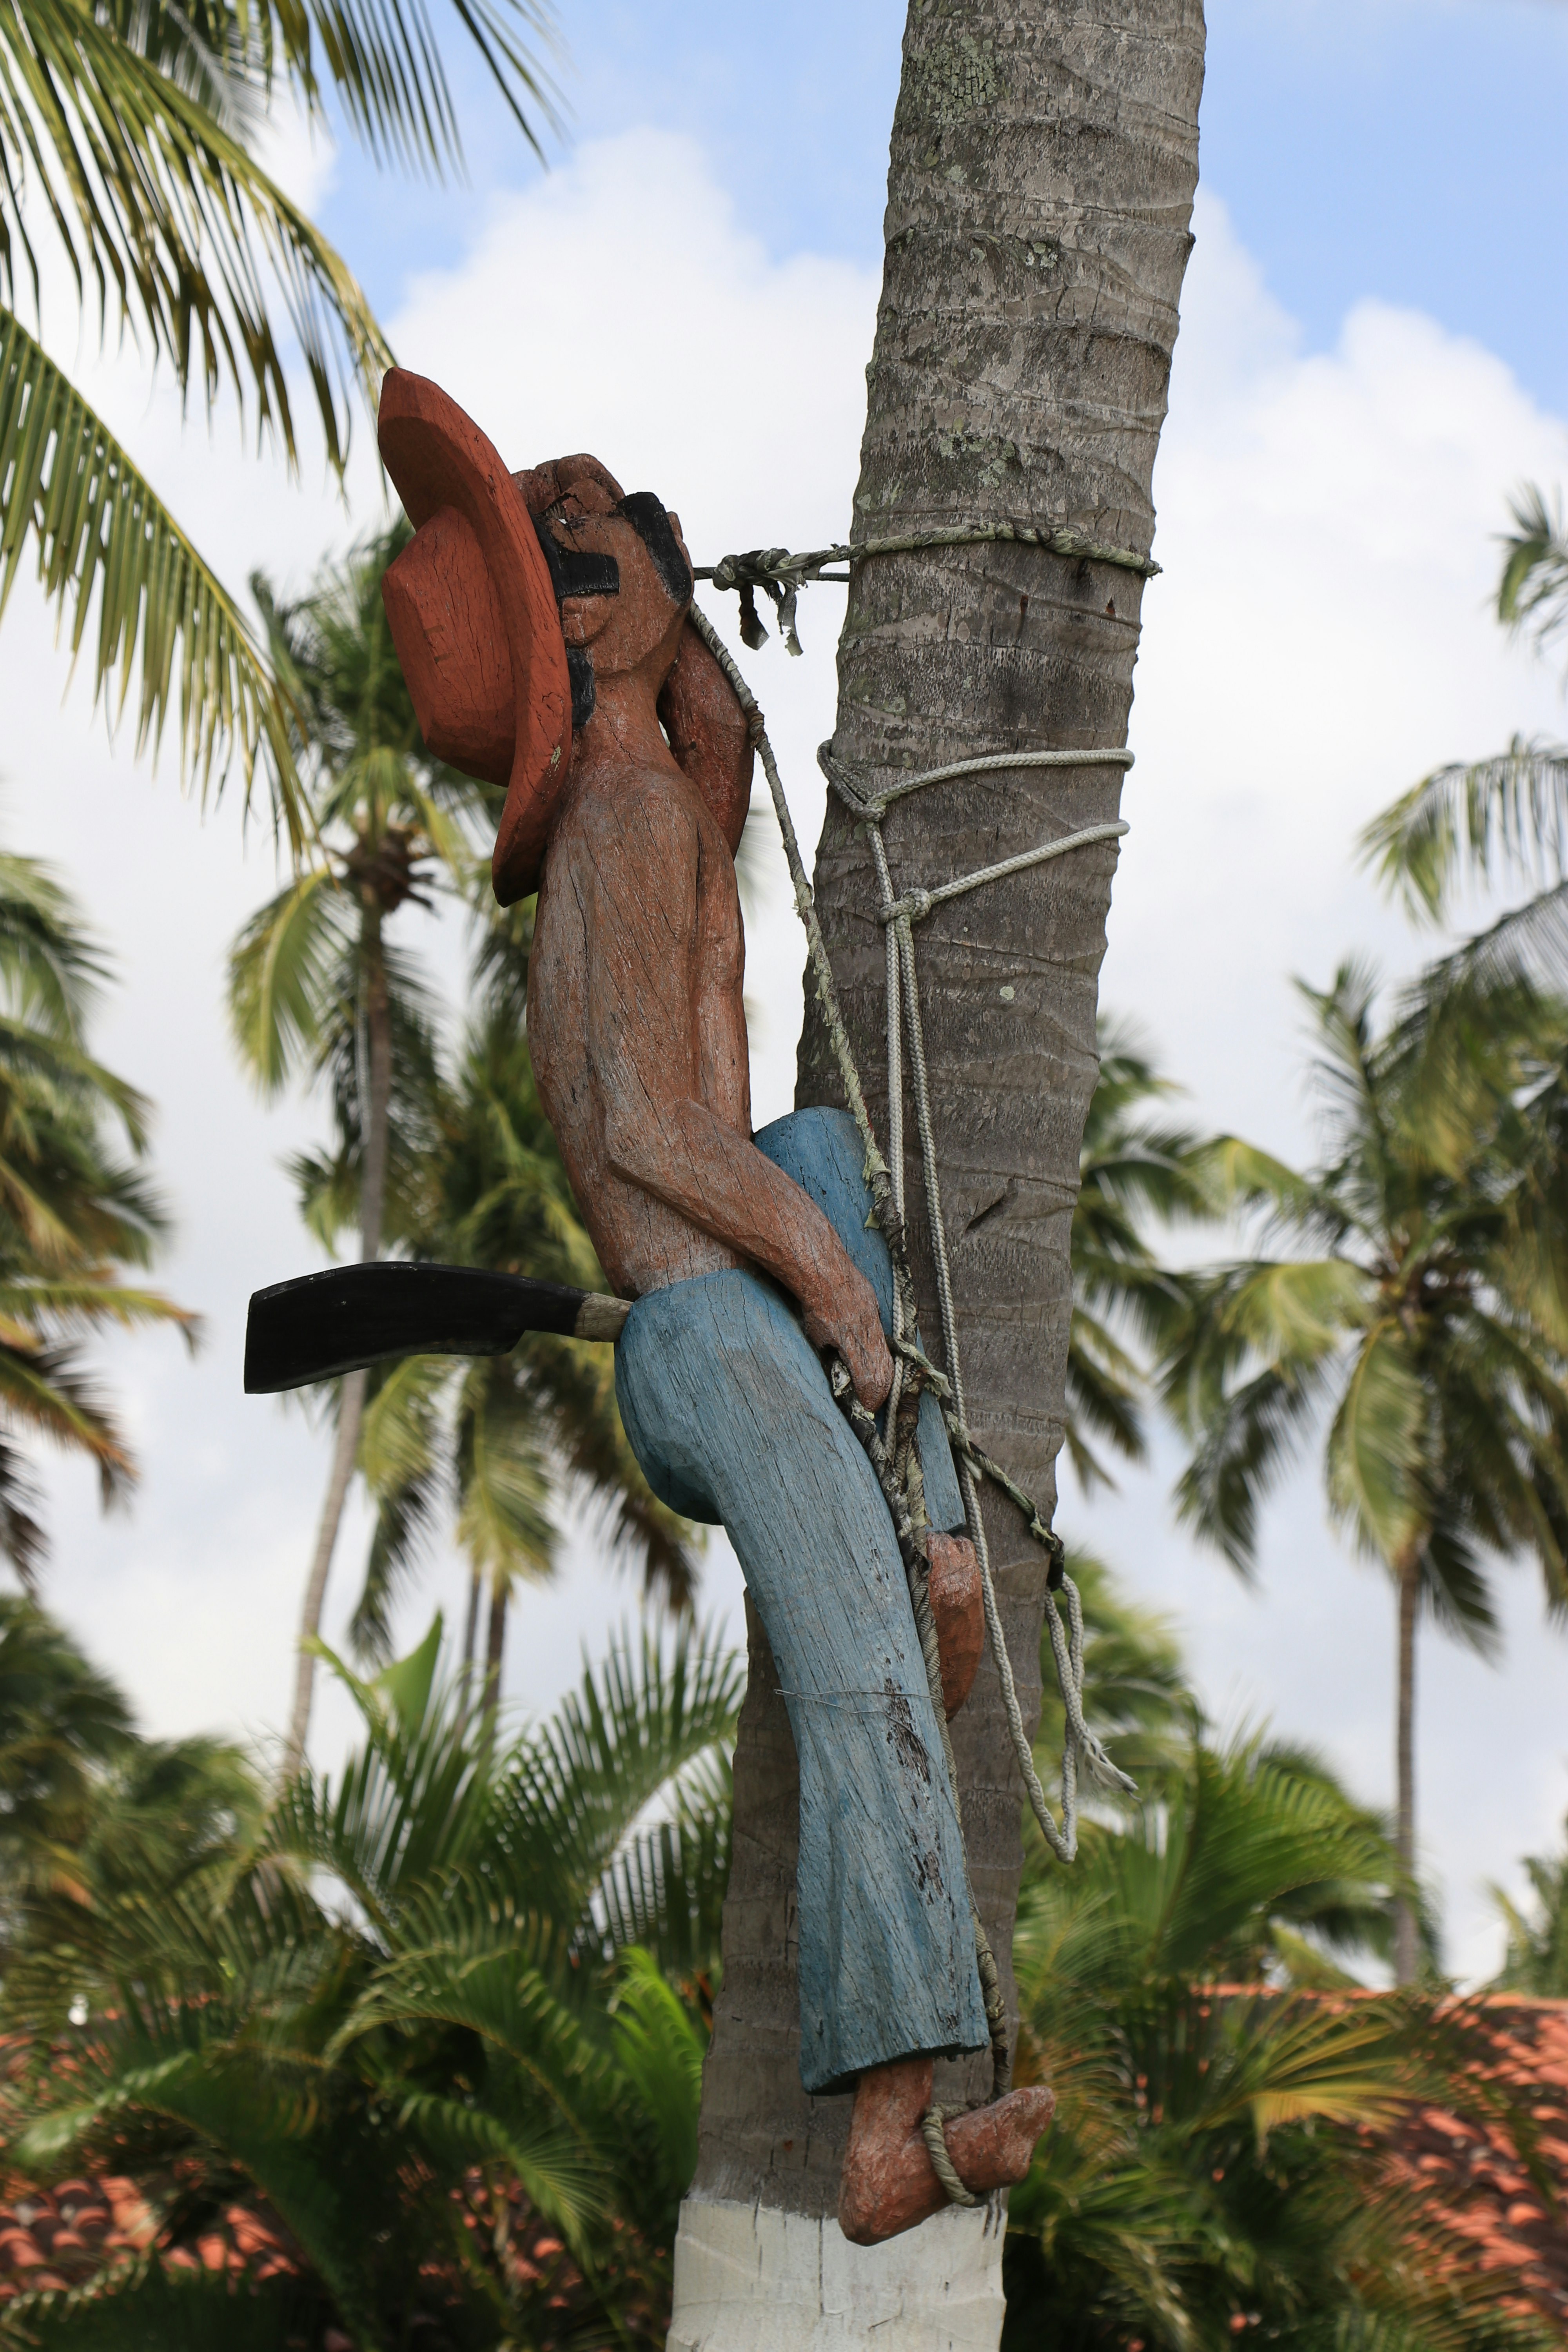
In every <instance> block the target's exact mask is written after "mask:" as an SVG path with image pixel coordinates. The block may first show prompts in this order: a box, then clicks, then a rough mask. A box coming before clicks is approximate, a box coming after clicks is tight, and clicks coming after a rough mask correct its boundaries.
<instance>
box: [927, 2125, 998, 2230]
mask: <svg viewBox="0 0 1568 2352" xmlns="http://www.w3.org/2000/svg"><path fill="white" fill-rule="evenodd" d="M968 2113H969V2110H968V2108H967V2107H941V2106H937V2107H928V2108H927V2109H926V2111H925V2113H924V2115H923V2116H921V2137H922V2138H923V2139H924V2141H925V2144H926V2152H927V2154H928V2155H929V2156H930V2158H931V2170H932V2171H933V2172H934V2173H935V2174H936V2177H937V2179H939V2180H940V2181H941V2183H942V2187H943V2189H946V2191H947V2201H948V2203H949V2204H950V2205H984V2202H985V2200H984V2197H977V2196H976V2195H975V2193H974V2191H973V2189H966V2188H965V2187H964V2185H963V2181H962V2179H960V2178H959V2171H958V2167H957V2165H956V2164H954V2162H953V2160H952V2151H951V2150H950V2148H949V2147H948V2145H947V2134H946V2132H945V2131H944V2130H943V2129H942V2126H943V2125H944V2124H946V2123H950V2122H951V2121H952V2120H953V2118H954V2117H956V2116H964V2115H967V2114H968Z"/></svg>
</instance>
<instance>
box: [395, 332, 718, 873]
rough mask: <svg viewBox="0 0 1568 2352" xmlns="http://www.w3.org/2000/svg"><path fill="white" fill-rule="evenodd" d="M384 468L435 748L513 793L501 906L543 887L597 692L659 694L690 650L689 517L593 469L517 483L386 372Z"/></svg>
mask: <svg viewBox="0 0 1568 2352" xmlns="http://www.w3.org/2000/svg"><path fill="white" fill-rule="evenodd" d="M379 437H380V441H381V450H382V456H383V457H384V459H385V461H386V467H387V471H388V472H389V473H390V475H391V476H392V478H393V481H394V482H395V484H396V487H397V489H398V492H399V494H400V496H401V498H402V499H403V503H404V506H405V509H407V513H408V516H409V520H411V521H412V522H413V523H414V524H415V526H416V529H415V535H414V538H413V540H412V541H410V543H409V545H408V546H407V547H406V548H405V550H404V551H403V553H402V554H401V555H400V556H399V557H398V559H397V561H396V562H395V563H394V564H393V565H391V567H390V568H389V570H388V571H387V573H386V576H385V578H384V581H383V583H382V595H383V599H384V603H385V605H386V614H387V620H388V623H389V625H390V626H391V630H392V637H393V643H394V644H395V646H396V648H397V656H398V659H399V660H400V661H401V663H402V665H403V671H404V675H405V677H406V679H407V681H408V688H409V692H410V694H411V695H412V697H413V699H414V708H415V710H416V714H417V716H418V719H419V725H420V728H421V730H422V731H423V733H424V737H425V740H426V743H427V744H428V745H429V747H430V749H431V751H434V752H435V753H436V755H437V758H438V759H443V760H447V761H450V762H451V764H452V766H453V767H456V768H461V769H462V770H463V771H464V772H465V773H466V774H468V775H473V776H479V777H481V778H483V779H484V780H485V781H486V782H491V783H497V784H504V785H505V786H506V788H507V797H506V805H505V808H504V809H503V811H502V814H501V822H500V830H499V832H498V834H497V837H496V845H495V854H494V856H493V858H492V861H491V871H492V875H493V877H494V881H495V887H496V895H497V897H498V898H500V900H501V902H502V904H503V905H508V904H510V902H511V901H512V900H514V899H517V898H526V897H527V896H528V894H529V892H530V891H531V890H533V889H535V888H537V887H538V881H539V867H540V862H541V860H542V856H543V854H544V849H545V845H546V844H547V842H548V840H549V835H550V828H551V824H552V821H553V818H554V815H555V812H556V809H557V807H558V805H559V803H560V798H561V793H562V791H563V787H564V785H565V782H566V777H567V772H568V770H569V768H570V766H571V760H572V738H573V730H574V727H575V728H578V729H581V728H584V727H585V726H586V725H587V724H588V721H589V719H591V718H592V716H593V712H594V706H595V695H596V682H597V681H598V680H599V679H604V678H608V677H623V676H627V675H637V676H638V677H639V678H641V679H646V682H647V691H648V694H649V697H650V700H651V699H653V698H657V697H658V692H659V690H660V688H661V687H662V686H663V684H664V682H665V679H666V677H668V673H669V670H670V667H671V665H672V664H673V663H674V661H675V658H676V655H677V652H678V651H679V646H680V636H681V630H682V627H683V625H684V623H685V619H686V614H687V609H688V607H689V604H690V602H691V586H692V582H691V565H690V562H689V558H688V556H687V553H686V549H685V546H684V544H683V543H682V541H681V537H680V526H679V520H678V519H677V518H675V517H673V516H671V515H669V514H668V513H667V512H666V510H665V509H664V508H663V507H662V506H661V505H660V503H659V501H658V499H656V498H655V497H654V496H653V494H652V492H651V491H647V490H642V491H636V492H634V493H633V494H632V495H631V496H630V497H629V498H628V497H626V496H625V495H624V494H623V492H622V490H621V488H620V485H619V483H618V482H616V479H615V478H614V477H613V476H612V475H611V474H609V473H608V472H606V470H605V467H603V466H601V465H600V464H599V462H598V460H597V459H596V458H595V457H585V456H584V457H561V458H556V459H554V460H553V461H552V463H550V464H549V465H545V466H540V467H534V468H533V470H532V471H531V472H529V473H523V474H518V475H513V474H511V473H510V472H509V471H508V470H507V468H506V467H505V466H504V464H503V463H502V461H501V458H500V455H499V454H498V452H497V451H496V449H495V447H494V446H493V445H492V444H491V443H490V442H489V440H488V439H487V438H486V436H485V435H484V434H483V433H481V432H480V430H479V426H478V425H475V424H474V422H473V420H472V419H471V418H470V417H468V416H467V415H465V414H464V412H463V411H462V409H461V408H459V407H458V404H457V402H456V401H454V400H452V399H451V398H450V397H449V396H448V395H447V394H446V393H444V392H443V391H442V390H441V389H440V387H439V386H438V385H437V384H434V383H430V382H429V381H428V380H427V379H426V378H425V377H423V376H416V375H412V374H410V373H408V371H407V370H406V369H403V368H394V369H392V370H391V371H390V372H389V373H388V374H387V376H386V378H385V381H384V384H383V386H382V396H381V417H380V426H379Z"/></svg>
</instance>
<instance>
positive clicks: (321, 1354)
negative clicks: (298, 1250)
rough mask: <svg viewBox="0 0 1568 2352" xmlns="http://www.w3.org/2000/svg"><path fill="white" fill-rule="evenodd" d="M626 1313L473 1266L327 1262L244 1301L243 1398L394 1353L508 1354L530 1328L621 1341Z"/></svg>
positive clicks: (585, 1294)
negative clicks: (247, 1314) (246, 1306)
mask: <svg viewBox="0 0 1568 2352" xmlns="http://www.w3.org/2000/svg"><path fill="white" fill-rule="evenodd" d="M630 1313H631V1308H630V1307H629V1305H628V1304H627V1302H626V1299H624V1298H605V1297H601V1296H600V1295H599V1294H598V1293H597V1292H595V1291H592V1290H573V1289H570V1288H568V1287H567V1286H566V1285H565V1284H564V1283H560V1282H533V1281H531V1280H530V1278H529V1277H528V1276H526V1275H521V1274H490V1273H488V1272H487V1271H486V1270H485V1268H484V1267H482V1266H477V1265H416V1264H413V1263H411V1262H410V1261H408V1260H407V1259H402V1258H373V1259H372V1260H371V1261H370V1262H369V1263H368V1264H366V1265H334V1266H332V1267H331V1268H330V1269H329V1271H328V1272H327V1273H325V1274H306V1275H301V1276H300V1278H299V1279H298V1281H295V1282H275V1283H273V1284H272V1285H271V1286H270V1288H268V1289H267V1290H258V1291H254V1292H253V1293H252V1294H251V1300H250V1318H249V1321H248V1322H247V1325H246V1331H245V1388H246V1393H247V1396H270V1395H273V1394H275V1393H276V1391H278V1390H279V1389H299V1388H304V1387H306V1386H307V1385H308V1384H309V1383H310V1381H331V1380H336V1379H337V1377H338V1375H339V1373H340V1372H357V1371H360V1370H363V1369H364V1367H365V1366H367V1365H369V1364H380V1363H384V1362H386V1361H387V1360H389V1359H390V1358H393V1357H396V1356H508V1355H510V1353H511V1350H512V1349H514V1348H515V1347H516V1345H517V1343H518V1341H519V1340H520V1339H521V1338H522V1337H523V1335H524V1333H525V1332H528V1331H554V1332H557V1333H560V1334H561V1335H562V1336H563V1337H564V1338H567V1339H619V1338H620V1335H621V1326H622V1324H623V1323H624V1322H625V1321H626V1317H627V1316H628V1315H629V1314H630Z"/></svg>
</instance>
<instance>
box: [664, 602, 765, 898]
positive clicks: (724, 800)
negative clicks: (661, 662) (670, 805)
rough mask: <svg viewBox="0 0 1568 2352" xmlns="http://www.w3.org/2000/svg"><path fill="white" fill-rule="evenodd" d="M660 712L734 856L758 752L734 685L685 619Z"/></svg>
mask: <svg viewBox="0 0 1568 2352" xmlns="http://www.w3.org/2000/svg"><path fill="white" fill-rule="evenodd" d="M658 715H659V718H660V719H661V720H662V721H663V723H664V731H665V733H666V734H667V735H668V738H669V748H670V750H671V751H673V752H674V754H675V756H676V759H677V760H678V761H679V764H680V766H681V767H682V768H684V769H685V771H686V772H687V774H688V775H689V777H690V779H691V781H692V782H693V783H694V784H695V785H696V787H697V789H698V791H699V792H700V793H701V795H702V797H703V799H704V800H705V801H706V802H707V803H708V805H709V807H710V809H711V810H712V812H713V814H714V815H715V816H716V817H717V818H718V820H719V825H720V829H721V832H722V834H723V835H724V838H725V840H726V841H727V842H728V843H729V845H730V855H731V857H733V856H734V855H735V852H736V850H737V849H738V848H739V846H740V841H741V828H742V825H743V824H745V822H746V811H747V810H748V809H749V808H750V806H751V804H752V766H753V764H754V761H755V756H756V755H755V751H754V750H753V748H752V735H751V730H750V728H749V727H748V726H747V724H746V714H745V712H744V711H743V710H742V708H741V706H740V704H739V703H738V702H737V701H736V699H735V691H734V688H732V687H731V684H730V681H729V679H728V678H727V677H725V675H724V673H723V671H722V670H721V668H720V667H719V665H718V663H717V662H716V661H715V660H714V658H713V656H712V655H711V654H710V652H709V650H708V648H707V646H705V645H704V644H703V642H702V640H701V638H700V636H699V635H698V634H697V632H696V630H695V629H694V628H693V627H692V625H691V624H690V622H689V621H688V623H687V624H686V626H685V627H684V628H683V629H682V631H681V632H680V646H679V651H678V652H677V654H676V656H675V661H674V664H673V666H672V667H671V669H670V673H669V676H668V677H667V678H666V679H665V682H664V690H663V692H662V693H661V694H660V696H659V698H658Z"/></svg>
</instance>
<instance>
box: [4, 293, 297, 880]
mask: <svg viewBox="0 0 1568 2352" xmlns="http://www.w3.org/2000/svg"><path fill="white" fill-rule="evenodd" d="M0 484H3V485H4V489H5V499H4V513H3V519H0V612H3V611H4V608H5V600H6V598H7V596H8V595H9V594H10V592H11V589H12V586H13V585H14V583H15V581H16V572H17V569H18V567H19V565H20V562H21V560H22V555H23V551H24V549H25V548H26V544H27V542H28V541H29V539H31V540H32V541H34V542H35V543H36V545H37V559H38V573H39V577H40V579H41V580H42V582H43V584H44V589H45V593H46V594H47V596H48V597H49V599H50V601H51V602H52V603H53V604H55V605H56V607H57V609H58V611H59V612H60V613H61V614H62V615H63V614H64V612H65V609H66V606H67V604H68V603H69V604H70V606H71V650H72V653H73V654H79V652H80V650H81V647H82V645H83V643H84V641H85V639H86V637H87V634H88V625H89V613H90V611H91V608H92V605H93V603H94V596H95V592H96V601H97V608H98V625H97V631H96V637H95V642H94V644H93V646H92V649H91V653H90V660H91V665H92V677H93V684H94V688H95V690H96V691H97V692H98V693H100V694H104V695H106V696H109V697H110V699H111V704H112V705H113V706H114V707H122V706H123V704H124V703H125V700H126V698H127V697H128V696H129V694H130V692H131V687H132V673H133V672H134V673H135V675H136V678H137V695H138V702H137V722H136V742H137V748H138V750H139V751H140V750H141V749H142V747H143V746H144V745H145V744H146V743H148V742H149V741H152V742H153V743H154V744H155V743H156V742H157V741H158V740H160V738H161V737H162V734H163V728H164V726H165V724H166V722H167V721H168V720H169V719H170V717H171V716H172V715H175V714H177V723H178V730H179V740H180V753H181V759H182V762H183V765H184V771H185V772H186V773H187V774H188V775H190V776H191V777H193V778H195V779H196V780H197V781H198V782H199V783H200V785H201V787H202V789H203V791H204V792H205V789H206V787H207V786H208V784H209V783H210V782H212V780H213V778H214V777H215V775H216V776H217V777H218V778H219V779H220V780H221V776H222V773H223V771H224V769H225V767H226V764H227V762H228V761H229V760H230V758H231V757H232V756H234V755H237V756H238V759H239V761H240V764H241V768H242V770H243V773H244V776H245V782H246V791H247V800H248V795H249V793H250V791H251V789H252V787H253V785H254V782H255V773H256V767H257V762H258V760H260V761H263V762H264V764H265V767H266V770H267V773H268V778H269V780H270V783H271V788H272V791H273V793H274V796H275V806H276V809H277V812H278V814H279V816H280V817H281V819H282V821H283V823H284V824H286V825H287V827H288V830H289V838H290V840H291V842H292V843H293V844H294V845H295V847H296V848H298V847H299V846H300V845H301V844H302V842H303V839H304V829H303V818H302V814H301V812H302V795H301V792H300V782H299V778H298V775H297V773H296V771H295V765H294V757H293V751H292V749H291V746H290V741H289V725H288V712H287V709H286V708H285V706H284V704H283V701H282V698H281V697H280V696H279V690H278V688H277V686H276V685H275V683H274V681H273V680H272V678H271V677H269V675H268V670H267V667H266V665H265V663H264V662H263V660H262V657H261V656H260V654H259V652H258V648H257V646H256V643H255V640H254V638H253V637H252V635H251V633H250V631H249V629H248V628H247V625H246V623H245V620H244V618H243V616H242V615H241V614H240V612H239V610H238V608H237V606H236V604H234V602H233V599H232V598H231V597H230V596H229V594H228V593H227V591H226V589H225V588H224V587H223V585H222V583H220V582H219V581H218V580H217V578H216V576H215V574H214V573H213V572H210V571H209V570H208V568H207V566H206V565H205V563H204V562H202V559H201V558H200V556H199V555H198V554H197V553H196V551H195V548H194V547H193V546H192V544H191V542H190V541H189V540H188V539H187V538H186V537H185V535H184V531H182V530H181V529H180V527H179V525H178V524H177V523H176V522H175V520H174V517H173V516H172V515H171V514H170V513H169V511H168V509H167V508H165V507H164V506H163V504H162V503H161V502H160V500H159V499H157V498H156V497H155V496H154V494H153V489H152V488H151V486H150V485H149V483H148V482H147V480H146V478H145V477H144V476H143V475H142V474H140V473H139V472H138V471H137V469H136V467H134V466H133V465H132V462H131V459H130V458H129V457H128V456H127V455H126V453H125V451H124V449H122V448H121V446H120V444H119V442H117V441H116V440H115V439H114V438H113V436H111V435H110V432H109V431H108V428H107V427H106V426H105V425H103V424H102V423H101V422H100V419H99V418H98V417H97V416H96V415H94V414H93V412H92V410H91V409H90V408H89V406H88V404H87V403H86V401H85V400H83V398H82V397H81V394H79V392H77V391H76V390H75V389H74V388H73V387H72V385H71V384H69V383H68V382H67V380H66V378H65V377H64V376H63V375H62V374H61V373H60V371H59V370H58V368H57V367H56V366H55V365H54V363H53V362H52V361H51V360H50V359H49V358H48V357H47V354H46V353H45V352H43V350H42V349H41V348H40V346H39V345H38V344H37V343H36V342H35V341H33V339H32V337H31V336H30V335H29V334H27V333H26V330H25V329H24V328H23V327H22V325H21V324H20V322H19V321H18V320H16V318H15V317H14V316H13V315H12V314H11V313H10V312H9V311H8V310H0Z"/></svg>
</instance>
